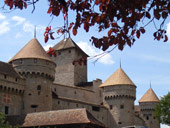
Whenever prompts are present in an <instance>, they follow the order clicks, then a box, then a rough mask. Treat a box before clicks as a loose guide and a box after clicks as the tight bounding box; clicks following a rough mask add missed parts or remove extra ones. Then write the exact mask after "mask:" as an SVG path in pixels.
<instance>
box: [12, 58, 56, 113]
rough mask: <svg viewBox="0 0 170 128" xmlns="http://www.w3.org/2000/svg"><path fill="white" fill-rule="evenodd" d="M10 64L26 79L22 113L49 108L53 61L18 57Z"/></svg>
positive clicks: (53, 72)
mask: <svg viewBox="0 0 170 128" xmlns="http://www.w3.org/2000/svg"><path fill="white" fill-rule="evenodd" d="M12 65H13V67H14V69H15V70H16V71H17V72H18V73H19V74H20V75H22V77H24V78H25V80H26V84H25V92H24V96H23V101H24V111H23V113H24V114H26V113H30V112H35V111H47V110H51V109H52V94H51V90H52V89H51V88H52V82H53V80H54V75H55V63H53V62H50V61H46V60H42V59H20V60H14V61H13V62H12Z"/></svg>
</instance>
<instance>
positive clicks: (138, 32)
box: [136, 30, 140, 39]
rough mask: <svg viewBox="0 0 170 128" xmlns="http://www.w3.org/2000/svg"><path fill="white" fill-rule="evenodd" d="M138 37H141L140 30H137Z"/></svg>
mask: <svg viewBox="0 0 170 128" xmlns="http://www.w3.org/2000/svg"><path fill="white" fill-rule="evenodd" d="M136 37H137V38H138V39H139V38H140V31H139V30H137V32H136Z"/></svg>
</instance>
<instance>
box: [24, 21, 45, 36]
mask: <svg viewBox="0 0 170 128" xmlns="http://www.w3.org/2000/svg"><path fill="white" fill-rule="evenodd" d="M34 30H35V26H34V25H33V24H31V23H30V22H29V21H27V22H25V23H24V24H23V31H24V32H30V33H32V34H34ZM36 31H38V32H43V33H44V31H45V26H42V25H38V26H36Z"/></svg>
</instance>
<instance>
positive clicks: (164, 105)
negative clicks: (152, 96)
mask: <svg viewBox="0 0 170 128" xmlns="http://www.w3.org/2000/svg"><path fill="white" fill-rule="evenodd" d="M155 115H156V117H157V118H158V120H159V121H160V123H162V124H167V125H169V126H170V92H169V93H168V94H167V95H165V96H164V97H162V98H161V100H160V103H159V104H158V105H157V106H156V109H155Z"/></svg>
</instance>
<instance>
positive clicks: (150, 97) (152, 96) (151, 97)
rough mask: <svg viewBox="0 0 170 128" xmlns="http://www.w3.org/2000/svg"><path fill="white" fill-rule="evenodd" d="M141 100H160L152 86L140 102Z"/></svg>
mask: <svg viewBox="0 0 170 128" xmlns="http://www.w3.org/2000/svg"><path fill="white" fill-rule="evenodd" d="M141 102H159V98H158V97H157V96H156V94H155V92H154V91H153V90H152V88H150V89H148V91H147V92H146V93H145V94H144V95H143V96H142V98H141V99H140V100H139V103H141Z"/></svg>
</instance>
